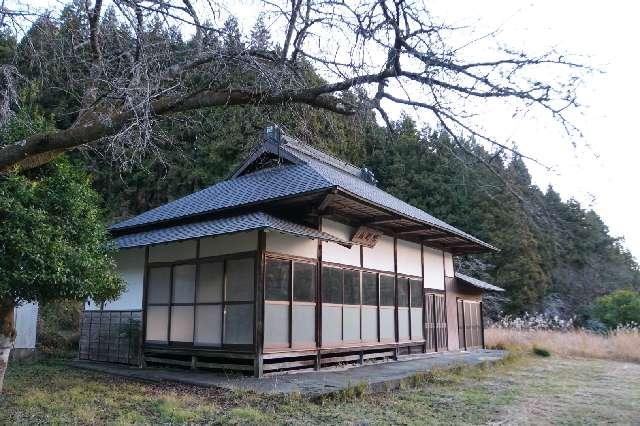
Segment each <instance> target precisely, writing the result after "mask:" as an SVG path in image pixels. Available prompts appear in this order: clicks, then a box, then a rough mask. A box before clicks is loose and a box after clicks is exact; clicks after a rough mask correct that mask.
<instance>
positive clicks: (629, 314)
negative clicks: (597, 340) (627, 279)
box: [593, 289, 640, 328]
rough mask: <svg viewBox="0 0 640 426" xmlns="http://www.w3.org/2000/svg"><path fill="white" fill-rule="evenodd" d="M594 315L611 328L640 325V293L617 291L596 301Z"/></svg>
mask: <svg viewBox="0 0 640 426" xmlns="http://www.w3.org/2000/svg"><path fill="white" fill-rule="evenodd" d="M593 313H594V315H595V317H596V318H598V320H600V321H601V322H602V323H603V324H604V325H606V326H607V327H609V328H615V327H617V326H619V325H622V326H624V325H631V324H640V292H638V291H634V290H624V289H623V290H616V291H614V292H612V293H610V294H607V295H605V296H602V297H600V298H598V299H597V300H596V301H595V304H594V308H593Z"/></svg>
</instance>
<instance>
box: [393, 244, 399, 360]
mask: <svg viewBox="0 0 640 426" xmlns="http://www.w3.org/2000/svg"><path fill="white" fill-rule="evenodd" d="M393 286H394V296H393V298H394V309H393V314H394V318H395V321H394V322H395V336H396V345H395V350H394V354H395V355H394V359H398V344H399V342H400V330H399V329H398V317H399V315H398V239H397V238H396V237H395V236H394V237H393Z"/></svg>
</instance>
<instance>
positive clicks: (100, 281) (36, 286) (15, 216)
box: [0, 108, 124, 390]
mask: <svg viewBox="0 0 640 426" xmlns="http://www.w3.org/2000/svg"><path fill="white" fill-rule="evenodd" d="M25 111H26V110H25V109H24V108H23V109H22V111H21V113H20V114H18V116H16V117H15V118H14V119H13V120H12V122H11V123H10V124H9V126H7V127H5V128H3V131H2V134H0V140H6V139H5V138H9V139H10V140H11V138H16V137H20V135H21V134H24V133H28V132H32V131H34V130H35V129H43V128H47V127H48V124H47V121H46V120H44V118H43V117H41V116H38V115H37V114H35V118H30V117H29V116H27V115H26V112H25ZM13 140H15V139H13ZM98 205H99V198H98V195H97V194H96V192H95V191H93V189H92V188H91V181H90V179H89V177H88V176H87V175H86V174H84V173H82V172H81V171H79V170H78V169H77V168H76V167H73V166H72V165H71V164H70V162H69V161H68V160H66V159H65V158H64V157H61V158H60V159H58V160H57V161H55V162H53V163H51V164H48V165H46V166H44V167H42V168H39V169H35V170H32V171H30V172H29V173H26V174H18V173H15V172H14V173H9V174H7V175H4V176H2V177H1V178H0V236H1V237H0V390H2V382H3V378H4V372H5V369H6V365H7V363H8V357H9V351H10V349H11V346H12V344H13V340H14V338H15V324H14V309H15V307H16V306H19V305H20V304H22V303H25V302H40V303H47V302H50V301H56V300H61V299H65V300H78V301H80V300H84V299H86V298H91V299H93V300H97V301H101V300H108V299H112V298H115V297H117V296H118V294H119V293H120V292H121V291H122V289H123V285H124V284H123V282H122V280H121V278H120V277H119V275H118V274H117V272H116V269H115V264H114V262H113V261H112V259H111V254H112V250H113V249H112V248H111V247H110V245H109V244H108V235H107V231H106V229H105V227H104V224H103V223H102V220H101V211H100V209H99V208H98Z"/></svg>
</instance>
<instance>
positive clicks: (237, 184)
mask: <svg viewBox="0 0 640 426" xmlns="http://www.w3.org/2000/svg"><path fill="white" fill-rule="evenodd" d="M331 186H332V185H331V183H330V182H327V181H326V180H325V179H323V178H322V176H320V175H319V174H318V173H317V172H315V170H313V169H312V168H311V167H309V166H307V165H305V164H294V165H286V166H280V167H276V168H272V169H266V170H260V171H257V172H255V173H251V174H248V175H244V176H240V177H237V178H234V179H229V180H225V181H222V182H219V183H217V184H215V185H213V186H210V187H208V188H206V189H203V190H202V191H198V192H195V193H193V194H191V195H187V196H186V197H182V198H179V199H177V200H175V201H172V202H170V203H167V204H164V205H162V206H160V207H156V208H155V209H152V210H149V211H147V212H144V213H142V214H140V215H138V216H135V217H133V218H131V219H127V220H125V221H123V222H120V223H117V224H115V225H112V226H111V227H110V229H111V230H117V229H123V228H130V227H135V226H140V225H146V224H150V223H154V222H162V221H166V220H170V219H177V218H179V217H185V216H193V215H197V214H200V213H206V212H214V211H216V210H220V209H224V208H230V207H235V206H242V205H246V204H252V203H258V202H260V201H267V200H270V199H274V198H280V197H287V196H292V195H296V194H302V193H305V192H311V191H316V190H321V189H325V188H330V187H331Z"/></svg>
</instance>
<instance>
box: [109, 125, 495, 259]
mask: <svg viewBox="0 0 640 426" xmlns="http://www.w3.org/2000/svg"><path fill="white" fill-rule="evenodd" d="M285 140H286V143H285V144H283V145H281V149H282V150H283V151H284V153H283V154H287V158H289V159H293V160H296V161H294V162H297V163H298V164H288V165H281V166H278V167H274V168H270V169H264V170H259V171H257V172H253V173H250V174H246V175H241V176H239V177H235V178H232V179H229V180H225V181H222V182H219V183H217V184H215V185H213V186H210V187H209V188H206V189H203V190H202V191H198V192H196V193H193V194H191V195H187V196H186V197H182V198H180V199H177V200H175V201H172V202H170V203H167V204H165V205H162V206H160V207H157V208H155V209H152V210H149V211H147V212H145V213H142V214H140V215H138V216H135V217H133V218H131V219H128V220H125V221H123V222H120V223H117V224H115V225H112V226H111V227H110V229H111V230H124V229H126V228H135V227H138V226H142V225H148V224H152V223H157V222H164V221H168V220H172V219H178V218H181V217H188V216H194V215H198V214H204V213H212V212H215V211H217V210H222V209H225V208H232V207H239V206H246V205H250V204H259V203H261V202H265V201H268V200H273V199H278V198H284V197H291V196H295V195H298V194H303V193H307V192H313V191H320V190H323V189H330V188H339V189H341V190H343V191H345V192H347V193H350V194H352V195H354V196H357V197H360V198H363V199H366V200H368V201H370V202H372V203H374V204H377V205H378V206H380V207H382V208H385V209H388V210H391V211H394V212H396V213H399V214H401V215H404V216H407V217H409V218H411V219H414V220H417V221H420V222H423V223H425V224H427V225H431V226H434V227H436V228H439V229H442V230H446V231H448V232H451V233H452V234H455V235H458V236H460V237H463V238H465V239H467V240H469V241H472V242H474V243H476V244H478V245H480V246H483V247H486V248H489V249H492V250H495V247H493V246H491V245H490V244H487V243H485V242H483V241H481V240H479V239H477V238H475V237H473V236H471V235H469V234H467V233H465V232H463V231H461V230H459V229H457V228H455V227H453V226H451V225H449V224H448V223H446V222H443V221H441V220H439V219H437V218H435V217H433V216H431V215H430V214H429V213H427V212H425V211H423V210H421V209H419V208H417V207H414V206H412V205H410V204H408V203H405V202H404V201H402V200H400V199H398V198H396V197H394V196H393V195H391V194H389V193H387V192H385V191H383V190H382V189H380V188H378V187H377V186H375V185H372V184H370V183H367V182H365V181H364V180H362V179H361V178H360V177H359V171H360V169H358V168H357V167H355V166H353V165H351V164H349V163H347V162H345V161H342V160H339V159H337V158H335V157H333V156H331V155H329V154H326V153H324V152H322V151H319V150H317V149H315V148H313V147H311V146H309V145H307V144H304V143H302V142H299V141H297V140H295V139H292V138H289V137H285ZM264 146H265V145H263V147H264ZM132 231H133V229H132Z"/></svg>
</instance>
